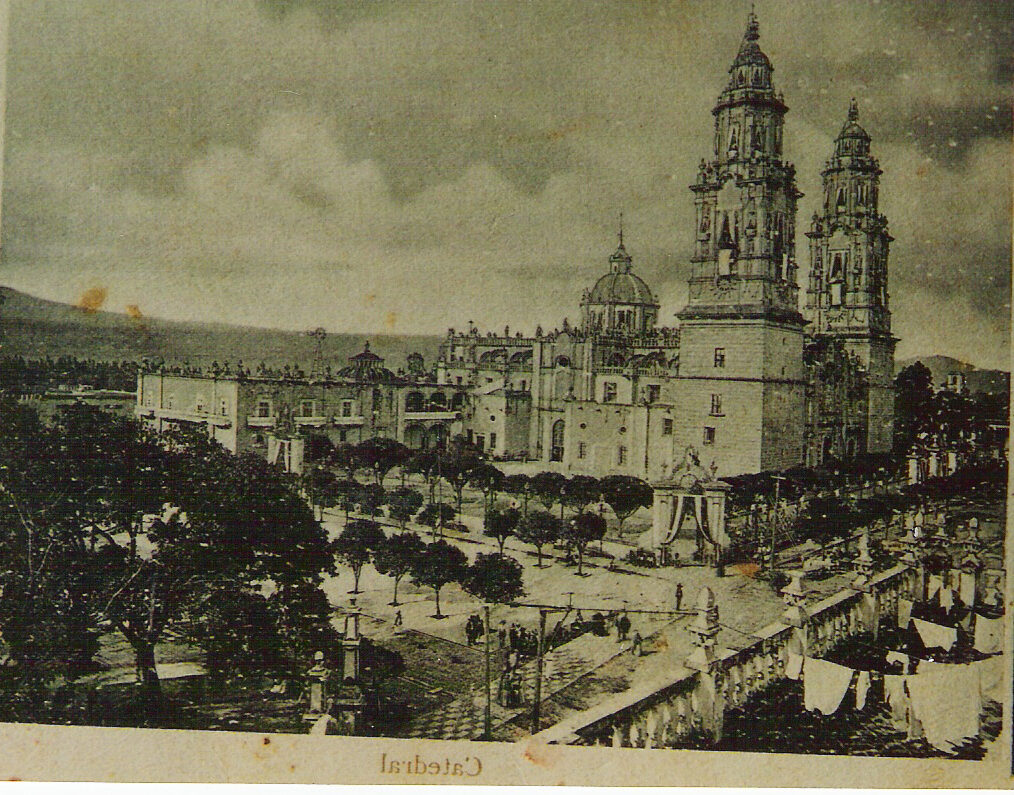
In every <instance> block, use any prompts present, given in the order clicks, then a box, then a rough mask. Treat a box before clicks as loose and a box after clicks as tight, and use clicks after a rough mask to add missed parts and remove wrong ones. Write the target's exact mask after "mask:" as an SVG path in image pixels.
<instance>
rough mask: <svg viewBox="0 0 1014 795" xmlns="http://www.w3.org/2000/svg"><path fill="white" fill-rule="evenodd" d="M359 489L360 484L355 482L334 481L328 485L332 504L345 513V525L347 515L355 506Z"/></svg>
mask: <svg viewBox="0 0 1014 795" xmlns="http://www.w3.org/2000/svg"><path fill="white" fill-rule="evenodd" d="M360 489H362V484H360V483H358V482H357V481H355V480H334V481H332V482H331V483H330V490H331V492H332V496H333V498H334V504H335V505H339V506H341V507H342V509H344V511H345V524H348V523H349V513H350V512H351V511H352V509H353V508H354V507H355V506H356V498H357V497H358V496H359V492H360Z"/></svg>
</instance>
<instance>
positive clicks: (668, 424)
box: [662, 417, 672, 436]
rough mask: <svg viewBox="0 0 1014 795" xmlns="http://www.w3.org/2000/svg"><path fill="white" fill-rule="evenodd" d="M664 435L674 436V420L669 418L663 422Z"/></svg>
mask: <svg viewBox="0 0 1014 795" xmlns="http://www.w3.org/2000/svg"><path fill="white" fill-rule="evenodd" d="M662 435H663V436H672V420H671V419H670V418H669V417H665V418H664V419H663V420H662Z"/></svg>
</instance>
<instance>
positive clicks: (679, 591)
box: [676, 582, 683, 610]
mask: <svg viewBox="0 0 1014 795" xmlns="http://www.w3.org/2000/svg"><path fill="white" fill-rule="evenodd" d="M682 604H683V583H681V582H678V583H676V609H677V610H679V609H680V605H682Z"/></svg>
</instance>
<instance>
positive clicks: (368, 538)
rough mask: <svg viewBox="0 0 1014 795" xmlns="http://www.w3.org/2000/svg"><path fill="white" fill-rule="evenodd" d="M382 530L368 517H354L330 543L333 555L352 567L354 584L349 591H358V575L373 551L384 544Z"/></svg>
mask: <svg viewBox="0 0 1014 795" xmlns="http://www.w3.org/2000/svg"><path fill="white" fill-rule="evenodd" d="M384 541H385V536H384V531H383V530H381V529H380V525H379V524H377V523H376V522H371V521H370V520H368V519H354V520H353V521H351V522H349V523H348V525H346V527H345V529H344V530H343V531H342V533H341V535H339V536H338V538H336V539H335V540H334V542H333V543H332V551H333V552H334V554H335V556H336V557H337V558H338V559H339V560H340V561H342V562H343V563H345V564H346V565H348V566H349V568H351V569H352V576H353V577H354V578H355V586H354V587H353V589H352V591H351V593H359V575H360V574H362V571H363V566H365V565H366V564H367V563H369V562H370V559H371V558H372V557H373V553H374V552H376V551H377V550H378V549H380V547H381V546H382V545H383V544H384Z"/></svg>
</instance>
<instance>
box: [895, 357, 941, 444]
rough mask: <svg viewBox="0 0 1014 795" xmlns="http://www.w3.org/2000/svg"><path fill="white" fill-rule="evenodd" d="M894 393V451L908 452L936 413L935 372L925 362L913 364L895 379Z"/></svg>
mask: <svg viewBox="0 0 1014 795" xmlns="http://www.w3.org/2000/svg"><path fill="white" fill-rule="evenodd" d="M894 390H895V391H894V449H895V451H897V452H899V453H904V452H907V451H908V449H909V447H911V445H912V442H913V441H914V440H915V438H916V436H918V434H919V433H920V432H922V431H923V430H924V429H925V425H926V422H927V418H928V417H929V416H930V415H931V413H932V412H931V411H930V404H931V403H932V401H933V373H932V372H931V371H930V369H929V368H928V367H927V366H926V365H924V364H923V363H922V362H915V363H914V364H910V365H909V366H908V367H906V368H905V369H903V370H902V371H901V372H900V373H898V375H897V376H896V377H895V379H894Z"/></svg>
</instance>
